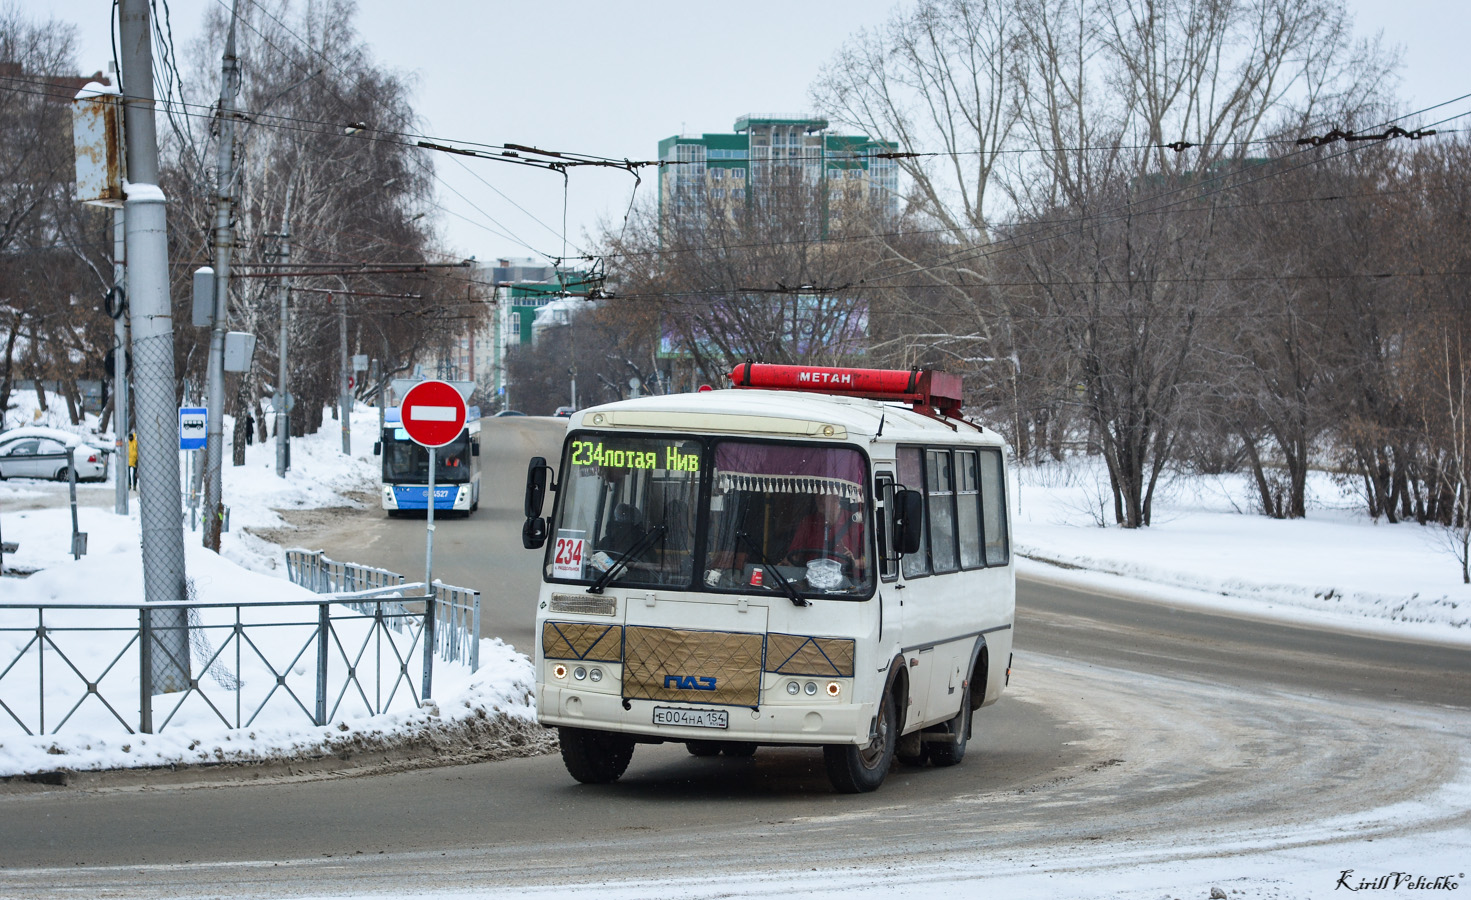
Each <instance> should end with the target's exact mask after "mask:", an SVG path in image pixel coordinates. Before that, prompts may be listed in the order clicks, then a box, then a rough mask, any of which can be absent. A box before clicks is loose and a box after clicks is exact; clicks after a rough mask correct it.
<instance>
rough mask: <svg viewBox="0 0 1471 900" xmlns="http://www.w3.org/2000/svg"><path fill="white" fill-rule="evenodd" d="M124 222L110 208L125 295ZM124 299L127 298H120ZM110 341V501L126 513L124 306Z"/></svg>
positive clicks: (115, 278) (117, 278)
mask: <svg viewBox="0 0 1471 900" xmlns="http://www.w3.org/2000/svg"><path fill="white" fill-rule="evenodd" d="M126 228H127V225H126V224H125V222H124V219H123V211H122V210H121V209H115V210H113V211H112V283H113V285H114V286H116V287H117V288H119V289H121V290H122V291H123V296H124V298H126V297H127V288H126V286H125V285H124V284H123V282H124V281H125V280H126V278H127V269H126V268H124V266H123V260H124V259H126V257H125V256H124V253H125V252H126V247H127V238H126V235H127V232H126ZM122 302H123V303H126V302H127V300H126V299H124V300H123V301H122ZM112 336H113V344H114V346H116V347H117V349H116V350H115V351H113V360H112V385H113V391H112V418H113V422H114V423H116V424H115V425H114V427H113V429H112V430H113V432H114V433H116V434H117V440H116V442H115V443H114V445H113V447H114V452H113V454H112V455H113V458H114V459H116V460H117V484H116V485H115V488H116V490H115V492H114V496H113V501H112V511H113V512H114V513H117V514H118V515H120V516H126V515H127V514H128V474H129V473H128V430H129V428H130V427H131V426H130V424H129V421H128V316H127V309H126V307H124V310H123V312H122V313H120V314H119V315H118V317H117V318H116V319H113V320H112Z"/></svg>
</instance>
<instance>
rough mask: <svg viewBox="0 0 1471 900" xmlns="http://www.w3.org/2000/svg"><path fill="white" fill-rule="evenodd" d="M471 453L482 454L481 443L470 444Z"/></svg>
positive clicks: (472, 454)
mask: <svg viewBox="0 0 1471 900" xmlns="http://www.w3.org/2000/svg"><path fill="white" fill-rule="evenodd" d="M470 455H471V456H479V455H480V445H479V444H471V445H470Z"/></svg>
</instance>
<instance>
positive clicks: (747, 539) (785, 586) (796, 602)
mask: <svg viewBox="0 0 1471 900" xmlns="http://www.w3.org/2000/svg"><path fill="white" fill-rule="evenodd" d="M736 540H737V541H742V542H744V543H745V545H746V546H747V547H749V548H750V550H751V552H752V553H753V554H755V556H756V559H758V560H760V562H761V565H763V566H765V567H766V571H768V572H770V573H771V574H772V576H774V577H775V578H776V583H777V584H779V585H781V589H782V590H783V591H785V592H786V595H787V598H788V599H789V600H791V601H792V605H793V606H811V605H812V604H811V603H808V602H807V601H806V600H804V599H802V597H801V596H800V595H798V593H797V589H796V588H794V587H792V583H791V582H790V581H787V577H786V576H785V575H783V574H782V573H781V570H780V569H778V568H777V567H776V566H774V565H772V564H771V563H770V562H768V561H767V559H766V554H765V553H762V552H761V548H760V547H758V546H757V545H756V542H755V541H753V540H751V536H750V535H749V534H747V533H746V532H744V531H737V532H736Z"/></svg>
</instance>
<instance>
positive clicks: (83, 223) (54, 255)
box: [0, 6, 112, 423]
mask: <svg viewBox="0 0 1471 900" xmlns="http://www.w3.org/2000/svg"><path fill="white" fill-rule="evenodd" d="M74 43H75V35H74V29H73V28H72V27H71V26H68V25H64V24H62V23H59V22H57V21H55V20H49V21H44V22H33V21H30V20H28V19H26V18H25V17H23V16H22V15H21V14H20V12H19V11H18V10H17V9H16V8H15V7H13V6H4V7H0V329H3V339H0V411H3V410H4V409H6V408H8V407H9V405H10V396H11V391H12V390H13V387H14V384H15V381H16V379H17V377H23V378H25V377H28V378H30V379H32V380H34V381H35V384H36V392H37V397H38V400H39V402H40V404H41V406H42V408H44V407H45V405H46V397H45V394H44V393H43V392H42V388H41V382H42V381H43V380H53V381H56V382H59V383H60V385H61V388H62V389H61V391H60V393H61V394H62V396H63V398H64V399H65V401H66V403H67V406H68V412H69V415H70V418H71V421H72V422H74V423H75V422H79V421H80V420H81V408H80V401H81V392H80V389H79V387H78V381H79V380H80V379H82V378H86V377H95V376H98V375H101V374H102V373H101V368H102V357H103V355H104V354H105V353H106V351H107V349H108V347H110V346H111V343H112V338H111V331H110V328H109V327H108V326H107V324H106V322H105V316H104V315H103V313H102V312H101V311H100V297H101V295H102V290H103V288H104V287H105V286H106V285H107V284H109V283H110V282H111V276H110V274H108V275H106V276H104V274H103V273H104V272H109V273H110V264H109V262H108V259H107V254H108V251H110V249H111V241H110V240H108V239H107V236H106V232H105V228H106V217H105V216H104V215H103V214H101V213H100V212H98V211H97V210H95V209H94V208H91V207H83V206H81V205H80V204H77V203H76V202H75V200H74V199H73V197H72V193H73V192H72V183H73V181H74V178H75V162H74V152H73V150H72V141H71V109H70V101H71V99H72V97H73V96H74V95H75V94H76V92H77V89H78V88H80V87H81V86H82V85H83V84H84V83H85V82H86V81H87V80H89V79H86V78H82V77H78V76H77V75H76V74H75V72H76V69H75V61H74V57H75V53H74ZM94 77H98V78H100V77H101V76H100V74H99V75H98V76H94Z"/></svg>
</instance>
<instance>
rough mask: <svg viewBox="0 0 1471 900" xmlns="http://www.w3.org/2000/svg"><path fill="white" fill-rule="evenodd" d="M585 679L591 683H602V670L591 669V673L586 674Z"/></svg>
mask: <svg viewBox="0 0 1471 900" xmlns="http://www.w3.org/2000/svg"><path fill="white" fill-rule="evenodd" d="M587 677H588V678H590V679H591V680H593V681H602V680H603V670H602V669H593V670H592V671H591V672H588V673H587Z"/></svg>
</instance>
